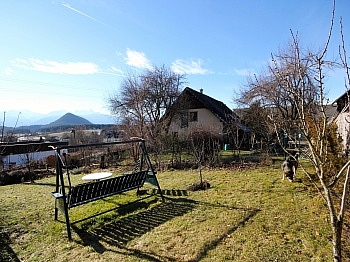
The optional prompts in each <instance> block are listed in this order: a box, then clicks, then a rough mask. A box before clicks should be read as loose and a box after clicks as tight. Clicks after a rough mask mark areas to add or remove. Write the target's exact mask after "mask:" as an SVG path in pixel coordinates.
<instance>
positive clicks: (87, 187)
mask: <svg viewBox="0 0 350 262" xmlns="http://www.w3.org/2000/svg"><path fill="white" fill-rule="evenodd" d="M130 143H134V144H135V143H138V144H139V147H140V150H141V151H140V152H141V153H140V157H139V159H138V160H137V162H136V166H135V168H134V170H133V171H132V172H130V173H128V174H123V175H119V176H115V177H111V178H107V179H103V180H95V181H92V182H88V183H82V184H78V185H75V186H72V185H71V179H70V174H69V168H68V164H67V159H66V151H67V150H69V149H77V148H84V147H89V148H91V147H97V146H102V147H103V146H111V145H125V144H130ZM55 150H56V189H55V192H52V195H53V196H54V198H55V220H58V211H61V212H62V213H63V214H64V217H65V222H66V227H67V235H68V239H69V240H71V239H72V235H71V225H72V224H75V223H78V222H82V221H84V220H87V219H89V218H93V217H96V216H98V215H102V214H104V213H107V212H110V211H113V210H116V209H119V208H121V207H124V206H126V205H130V204H132V203H135V202H138V201H141V200H144V199H145V198H148V197H151V196H153V195H154V194H148V195H146V196H144V197H142V198H139V199H137V200H136V201H133V202H130V203H127V204H124V205H119V206H118V207H115V208H112V209H109V210H107V211H104V212H100V213H97V214H94V215H92V216H89V217H86V218H83V219H80V220H77V221H74V222H70V219H69V209H71V208H74V207H76V206H79V205H83V204H86V203H90V202H93V201H96V200H98V199H103V198H106V197H109V196H113V195H116V194H121V193H123V192H126V191H130V190H133V189H137V192H139V189H140V188H141V187H143V185H144V183H145V182H147V183H149V184H151V185H153V186H154V187H156V193H158V194H160V196H161V198H162V200H164V197H163V194H162V191H161V188H160V186H159V183H158V180H157V177H156V172H155V171H154V169H153V167H152V164H151V161H150V158H149V156H148V153H147V150H146V146H145V141H144V140H143V139H137V140H136V139H134V140H127V141H122V142H109V143H98V144H85V145H78V146H65V147H60V148H56V149H55ZM62 155H63V158H62ZM64 169H65V170H66V174H67V180H68V187H67V186H65V182H64V174H63V170H64ZM67 188H68V192H66V190H67Z"/></svg>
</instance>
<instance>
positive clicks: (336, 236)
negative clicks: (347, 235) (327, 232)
mask: <svg viewBox="0 0 350 262" xmlns="http://www.w3.org/2000/svg"><path fill="white" fill-rule="evenodd" d="M335 219H336V221H335V223H333V241H332V242H333V261H334V262H340V261H341V260H342V259H341V236H342V229H343V219H342V218H341V219H340V220H339V219H337V218H335Z"/></svg>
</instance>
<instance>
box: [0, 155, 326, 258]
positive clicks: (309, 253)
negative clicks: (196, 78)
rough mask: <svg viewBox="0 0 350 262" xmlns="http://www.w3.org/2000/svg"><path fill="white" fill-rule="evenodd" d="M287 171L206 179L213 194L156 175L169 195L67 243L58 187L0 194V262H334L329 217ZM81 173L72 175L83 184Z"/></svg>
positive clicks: (176, 175) (76, 213)
mask: <svg viewBox="0 0 350 262" xmlns="http://www.w3.org/2000/svg"><path fill="white" fill-rule="evenodd" d="M298 175H299V177H297V181H296V182H294V183H290V182H288V181H282V180H281V171H280V162H276V163H275V164H272V165H270V166H267V167H258V168H254V169H253V168H251V169H242V170H238V169H235V170H230V169H216V170H204V171H203V176H204V179H205V180H207V181H208V182H209V183H210V185H211V188H210V189H208V190H206V191H188V190H187V187H188V186H189V185H191V184H193V183H196V182H198V181H199V172H198V171H197V170H193V171H190V170H187V171H167V172H160V173H159V174H158V180H159V182H160V185H161V187H162V189H163V191H164V194H165V196H166V201H165V202H161V201H160V200H161V199H160V198H149V199H148V200H146V201H143V202H140V203H138V204H135V205H132V206H129V208H128V209H127V210H118V211H113V212H110V213H107V214H105V215H102V216H99V217H97V218H95V219H91V220H87V221H84V222H82V223H78V224H75V226H74V228H73V230H72V236H73V241H68V239H67V234H66V227H65V223H63V222H62V221H63V215H62V214H60V216H59V218H60V220H61V222H57V221H54V199H53V197H52V196H51V192H52V191H54V186H55V185H54V183H55V178H54V177H50V178H45V179H41V180H37V181H35V183H29V184H18V185H8V186H2V187H0V209H1V210H0V212H1V213H0V226H1V228H0V229H1V239H0V244H1V250H0V252H1V253H0V260H1V259H3V260H5V261H6V260H10V258H11V259H12V260H13V261H332V256H331V255H332V245H331V242H330V236H331V232H330V227H329V226H328V210H327V208H326V206H325V205H324V202H323V200H322V199H321V198H320V197H319V196H318V195H317V193H316V192H315V191H314V190H313V187H310V186H308V184H309V183H308V179H307V178H306V177H304V175H302V172H301V171H300V172H299V173H298ZM82 176H83V174H79V175H73V176H72V182H73V184H77V183H80V182H81V177H82ZM132 199H135V192H134V191H131V192H128V193H125V194H123V195H118V196H114V197H110V198H107V199H104V200H99V201H96V202H94V203H89V204H86V205H83V206H79V207H76V208H73V209H71V210H70V214H71V217H72V218H73V220H76V219H80V218H83V217H84V216H86V215H87V214H93V213H94V212H95V211H97V210H106V209H108V208H109V207H113V206H115V205H116V204H118V203H122V202H128V201H131V200H132Z"/></svg>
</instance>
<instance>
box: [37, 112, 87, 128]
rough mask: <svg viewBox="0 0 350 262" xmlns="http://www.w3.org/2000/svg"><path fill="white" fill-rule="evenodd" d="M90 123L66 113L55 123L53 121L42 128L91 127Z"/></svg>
mask: <svg viewBox="0 0 350 262" xmlns="http://www.w3.org/2000/svg"><path fill="white" fill-rule="evenodd" d="M91 124H92V123H91V122H90V121H88V120H86V119H85V118H83V117H80V116H76V115H74V114H72V113H67V114H65V115H64V116H62V117H60V118H59V119H57V120H56V121H53V122H51V123H49V124H47V125H45V126H43V127H53V126H68V125H91Z"/></svg>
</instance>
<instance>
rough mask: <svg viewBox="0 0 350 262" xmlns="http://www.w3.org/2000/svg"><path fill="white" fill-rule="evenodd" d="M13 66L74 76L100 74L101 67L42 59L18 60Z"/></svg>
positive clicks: (85, 63)
mask: <svg viewBox="0 0 350 262" xmlns="http://www.w3.org/2000/svg"><path fill="white" fill-rule="evenodd" d="M13 64H14V65H15V66H17V67H20V68H24V69H27V70H33V71H39V72H45V73H56V74H59V73H61V74H72V75H88V74H96V73H100V69H99V67H98V66H97V65H96V64H94V63H91V62H67V63H60V62H56V61H47V60H40V59H33V58H32V59H16V60H15V61H13Z"/></svg>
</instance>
